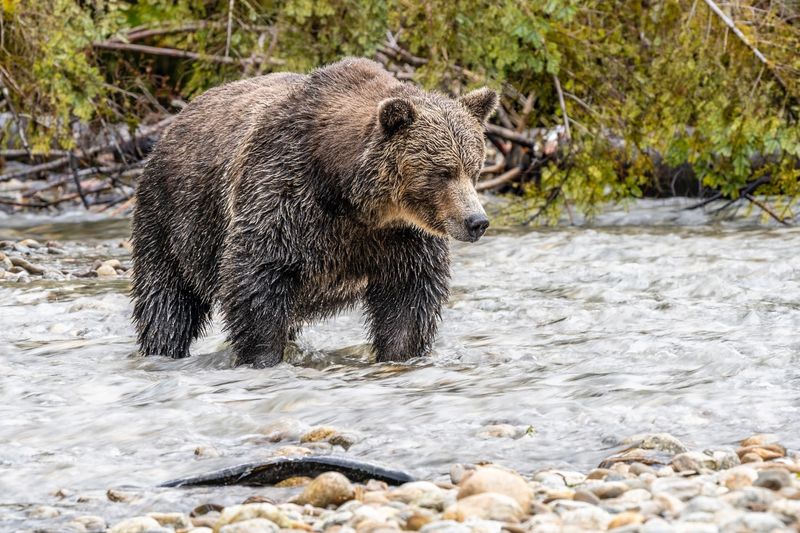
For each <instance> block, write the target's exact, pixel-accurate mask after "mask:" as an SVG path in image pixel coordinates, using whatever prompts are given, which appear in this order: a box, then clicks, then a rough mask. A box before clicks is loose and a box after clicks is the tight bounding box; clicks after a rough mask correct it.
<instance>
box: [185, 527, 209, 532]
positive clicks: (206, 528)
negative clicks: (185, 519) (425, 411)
mask: <svg viewBox="0 0 800 533" xmlns="http://www.w3.org/2000/svg"><path fill="white" fill-rule="evenodd" d="M186 533H214V530H213V529H211V528H210V527H193V528H192V529H190V530H188V531H187V532H186Z"/></svg>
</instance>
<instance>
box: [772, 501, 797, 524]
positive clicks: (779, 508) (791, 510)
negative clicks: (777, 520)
mask: <svg viewBox="0 0 800 533" xmlns="http://www.w3.org/2000/svg"><path fill="white" fill-rule="evenodd" d="M769 511H770V512H771V513H774V514H776V515H780V516H785V517H786V518H787V520H789V521H793V522H797V523H798V524H799V525H800V500H778V501H776V502H775V503H773V504H772V505H770V506H769Z"/></svg>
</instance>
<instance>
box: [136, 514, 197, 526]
mask: <svg viewBox="0 0 800 533" xmlns="http://www.w3.org/2000/svg"><path fill="white" fill-rule="evenodd" d="M147 516H149V517H150V518H152V519H154V520H155V521H156V522H158V523H159V524H161V525H162V526H169V527H171V528H173V529H189V528H191V527H192V521H191V520H190V519H189V516H188V515H185V514H183V513H147Z"/></svg>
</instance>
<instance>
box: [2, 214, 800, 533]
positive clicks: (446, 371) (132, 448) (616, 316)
mask: <svg viewBox="0 0 800 533" xmlns="http://www.w3.org/2000/svg"><path fill="white" fill-rule="evenodd" d="M678 207H679V206H678V204H676V203H674V202H673V203H652V202H649V203H642V204H639V205H637V206H635V207H634V208H633V210H632V211H631V212H629V213H623V212H621V211H613V212H610V213H608V214H606V215H604V216H602V217H600V218H599V219H598V221H597V222H596V223H595V225H594V226H592V227H580V228H577V227H563V228H556V229H538V230H524V231H523V230H505V231H493V232H490V233H489V234H488V235H487V237H486V238H485V239H483V240H481V241H480V242H479V243H477V244H474V245H461V244H458V245H455V246H454V262H453V296H452V298H451V301H450V303H449V305H448V306H447V309H446V310H445V312H444V318H443V324H442V327H441V332H440V336H439V340H438V341H437V344H436V349H435V353H434V355H433V356H432V357H430V358H427V359H424V360H417V361H413V362H411V363H409V364H404V365H372V364H369V363H368V361H367V357H368V353H369V350H368V347H367V346H366V345H365V335H364V332H363V324H362V319H361V317H360V315H359V314H358V313H357V312H355V313H351V314H347V315H343V316H341V317H339V318H337V319H335V320H332V321H329V322H326V323H323V324H319V325H315V326H313V327H310V328H308V329H307V330H306V331H305V332H304V334H303V336H302V337H301V338H300V340H299V341H298V347H297V350H295V353H294V354H293V355H292V358H291V363H284V364H282V365H280V366H278V367H277V368H273V369H267V370H253V369H250V368H231V366H230V359H231V354H230V351H229V350H228V349H227V347H226V345H225V342H224V335H223V334H222V333H221V331H220V327H219V321H218V320H217V321H216V322H215V327H214V328H213V330H212V331H211V334H210V335H209V336H207V337H205V338H204V339H202V340H201V341H199V342H197V343H196V345H195V346H194V347H193V353H194V354H195V355H194V356H193V357H191V358H188V359H184V360H179V361H172V360H167V359H163V358H149V359H141V358H138V357H135V350H136V346H135V342H134V333H133V328H132V326H131V325H130V322H129V316H130V311H131V304H130V302H129V300H128V298H127V296H126V290H127V282H125V281H120V280H117V281H99V280H96V279H95V280H91V279H89V280H83V279H81V280H73V281H67V282H34V283H31V284H9V283H5V284H2V283H0V324H2V328H0V376H1V377H0V442H2V446H0V529H4V528H5V526H4V524H5V525H8V526H9V527H11V526H12V525H13V526H14V527H16V526H19V525H20V524H22V523H26V525H27V526H28V527H34V526H36V525H40V524H44V523H45V522H43V521H37V520H30V519H27V520H26V518H25V516H26V512H27V510H28V509H29V508H30V505H31V504H39V503H46V504H48V505H56V506H59V507H62V509H63V512H64V516H69V515H72V514H75V513H78V514H81V513H84V514H85V513H86V512H92V513H95V514H100V515H101V516H104V517H106V518H107V519H109V520H112V521H113V520H114V519H116V518H118V517H121V516H133V515H134V514H135V512H134V511H135V510H137V509H147V510H156V509H157V510H164V511H174V510H180V511H188V510H189V509H191V507H192V506H193V505H195V504H197V503H202V502H205V501H209V500H210V501H215V502H219V503H231V502H239V501H241V500H242V499H243V498H244V497H247V496H248V495H250V494H252V493H253V492H254V491H253V489H198V490H194V491H181V490H158V491H153V490H149V487H152V486H154V485H156V484H158V483H159V482H161V481H165V480H167V479H170V478H174V477H179V476H182V475H188V474H194V473H202V472H206V471H209V470H213V469H215V468H218V467H221V466H227V465H233V464H237V463H241V462H249V461H254V460H258V459H263V458H266V457H269V456H270V455H271V453H272V452H273V451H274V450H275V449H277V448H278V447H280V446H282V445H285V444H286V443H285V442H284V443H268V442H265V441H264V439H263V438H259V429H260V428H263V427H264V426H266V425H268V424H269V423H271V422H274V421H276V420H278V419H281V418H286V417H290V418H293V419H296V420H299V421H301V422H303V423H306V424H310V425H319V424H324V425H332V426H335V427H337V428H339V429H341V430H344V431H347V432H349V433H353V434H355V435H357V436H358V437H359V438H360V440H359V441H358V442H357V443H356V444H355V445H353V446H352V447H351V448H350V449H349V450H348V451H347V452H344V451H343V450H341V449H336V450H335V451H337V452H338V453H347V454H348V455H350V456H354V457H358V458H364V459H368V460H374V461H378V462H382V463H385V464H388V465H391V466H394V467H400V468H405V469H409V470H411V471H412V472H413V473H415V474H417V475H420V476H425V477H438V476H442V475H445V474H446V473H447V472H448V469H449V467H450V465H451V464H452V463H455V462H474V461H480V460H490V461H495V462H500V463H503V464H505V465H508V466H510V467H513V468H515V469H517V470H519V471H521V472H531V471H533V470H537V469H541V468H544V467H547V466H559V467H566V468H575V469H588V468H592V467H594V466H596V464H597V463H598V462H599V461H600V460H601V459H602V458H604V457H606V456H607V455H609V454H610V453H611V451H613V450H615V449H616V448H617V447H618V446H619V443H620V440H621V439H623V438H625V437H627V436H630V435H633V434H635V433H640V432H651V431H657V432H669V433H672V434H674V435H675V436H677V437H679V438H681V439H682V440H684V441H685V442H686V443H687V444H688V445H689V446H690V447H697V448H702V447H706V446H719V445H734V444H735V442H736V441H737V440H739V439H741V438H743V437H745V436H747V435H749V434H752V433H754V432H773V433H778V434H779V435H780V436H781V441H782V442H783V443H785V444H786V445H788V446H789V447H790V448H793V449H797V448H798V447H800V432H799V431H798V429H800V365H798V363H800V337H798V335H797V332H798V330H800V277H799V276H798V274H799V273H800V272H799V270H798V269H799V268H800V264H799V263H798V260H797V258H796V257H797V250H800V230H798V229H791V228H790V229H786V228H772V227H761V226H758V225H757V224H754V223H753V222H752V221H747V222H738V223H712V222H711V221H709V220H707V219H706V218H705V217H704V216H703V215H702V214H699V213H695V212H681V211H679V210H678ZM631 221H633V222H634V223H635V225H630V222H631ZM127 231H128V230H127V223H126V222H125V221H104V220H102V219H100V220H90V221H85V220H84V221H81V219H76V220H61V221H56V222H49V221H46V220H40V219H11V218H9V219H0V239H18V238H23V237H33V238H37V239H40V240H48V239H59V240H61V241H62V242H65V243H66V244H67V249H68V251H70V252H71V256H66V258H65V256H57V257H56V259H57V260H59V261H61V262H62V263H64V264H67V263H70V264H75V263H77V264H83V263H85V264H87V265H89V264H91V262H92V261H93V260H94V258H95V257H97V256H102V257H104V258H107V257H111V256H114V257H122V258H123V259H125V257H126V256H125V251H124V249H123V248H119V247H118V243H119V241H120V240H121V239H123V238H125V237H126V236H127ZM69 239H77V240H79V241H80V243H79V244H78V243H71V242H69ZM96 245H101V246H106V248H102V247H101V248H99V249H98V248H96ZM98 250H99V251H98ZM73 256H74V257H73ZM493 423H509V424H512V425H515V426H518V427H519V428H520V432H521V433H525V436H522V437H520V438H517V439H499V438H481V437H479V436H478V433H479V432H480V431H481V429H482V428H484V427H485V426H486V425H489V424H493ZM198 446H212V447H214V448H216V449H217V450H218V451H219V452H220V453H221V455H222V456H221V457H219V458H198V457H195V455H194V450H195V448H197V447H198ZM120 486H127V487H130V489H129V490H131V491H133V492H134V493H136V494H138V496H137V498H138V500H136V501H135V502H134V503H133V504H121V503H116V504H110V503H108V501H107V500H106V499H105V496H104V492H105V490H106V489H108V488H110V487H120ZM59 489H65V491H66V494H67V496H66V497H64V498H61V499H59V498H58V497H56V496H54V493H55V492H56V491H57V490H59ZM259 492H261V493H266V492H267V491H264V490H262V491H259ZM61 519H63V517H62V518H61ZM12 529H13V528H12Z"/></svg>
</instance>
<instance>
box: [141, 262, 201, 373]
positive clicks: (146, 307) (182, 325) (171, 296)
mask: <svg viewBox="0 0 800 533" xmlns="http://www.w3.org/2000/svg"><path fill="white" fill-rule="evenodd" d="M148 274H150V275H148ZM148 278H149V279H148ZM133 289H134V297H135V299H136V301H135V303H134V306H133V319H134V322H135V323H136V331H137V332H138V337H139V345H140V347H141V353H142V355H164V356H167V357H172V358H173V359H179V358H182V357H186V356H188V355H189V345H190V344H191V343H192V341H193V340H194V339H195V338H197V337H198V336H199V335H200V334H201V333H202V331H203V329H204V328H205V326H206V325H207V324H208V322H209V320H210V315H211V305H210V304H209V303H207V302H204V301H203V300H202V299H201V298H199V297H197V296H196V295H195V294H194V292H193V291H191V290H189V289H188V288H186V285H185V283H184V282H183V280H181V278H180V276H179V275H178V274H177V272H174V271H172V269H171V268H169V267H166V268H162V269H161V270H159V271H158V272H154V273H147V272H138V271H137V270H134V279H133Z"/></svg>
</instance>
